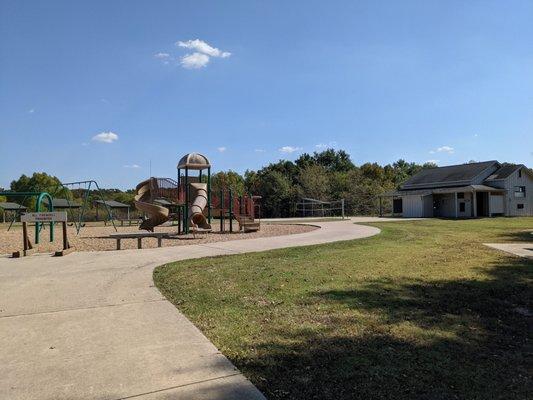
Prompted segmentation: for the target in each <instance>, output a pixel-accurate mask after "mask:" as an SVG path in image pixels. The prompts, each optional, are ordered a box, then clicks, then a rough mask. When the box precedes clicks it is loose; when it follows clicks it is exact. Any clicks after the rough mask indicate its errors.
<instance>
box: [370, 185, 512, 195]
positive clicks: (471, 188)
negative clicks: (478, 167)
mask: <svg viewBox="0 0 533 400" xmlns="http://www.w3.org/2000/svg"><path fill="white" fill-rule="evenodd" d="M465 192H467V193H468V192H470V193H473V192H490V193H504V192H506V190H505V189H500V188H495V187H492V186H487V185H468V186H456V187H449V188H437V189H425V190H396V191H393V192H388V193H384V194H382V195H380V196H381V197H401V196H429V195H432V194H447V193H465Z"/></svg>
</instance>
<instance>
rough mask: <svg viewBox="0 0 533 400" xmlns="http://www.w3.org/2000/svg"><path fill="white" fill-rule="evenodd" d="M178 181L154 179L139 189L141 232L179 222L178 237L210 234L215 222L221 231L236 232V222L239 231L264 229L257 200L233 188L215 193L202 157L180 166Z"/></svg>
mask: <svg viewBox="0 0 533 400" xmlns="http://www.w3.org/2000/svg"><path fill="white" fill-rule="evenodd" d="M177 170H178V173H177V175H178V177H177V179H178V180H177V181H176V180H174V179H172V178H156V177H151V178H149V179H147V180H145V181H143V182H141V183H139V184H138V185H137V188H136V190H137V194H136V196H135V207H136V208H137V209H138V210H139V211H141V212H143V213H145V214H146V215H147V216H148V218H147V219H145V220H144V221H143V222H142V223H141V225H140V226H139V229H142V230H147V231H150V232H153V230H154V228H155V227H156V226H158V225H161V224H163V223H165V222H167V221H177V222H178V232H177V233H178V234H187V233H189V232H190V231H191V230H192V231H193V232H199V231H200V232H209V231H211V230H212V225H211V223H212V219H213V218H215V217H216V218H218V219H219V220H220V231H221V232H225V231H226V228H225V227H226V224H225V221H226V220H228V221H229V232H233V231H234V226H233V221H234V220H235V221H237V223H238V224H239V230H240V231H243V232H252V231H257V230H259V229H260V222H259V221H258V219H257V218H258V216H259V206H258V205H257V204H256V200H257V199H258V198H259V197H257V196H250V195H242V196H235V194H234V193H233V191H232V190H231V189H229V188H227V189H221V190H220V191H217V193H215V192H214V191H213V190H212V188H211V164H210V163H209V160H208V159H207V158H206V157H205V156H204V155H202V154H199V153H189V154H186V155H185V156H183V157H182V158H181V159H180V161H179V162H178V166H177Z"/></svg>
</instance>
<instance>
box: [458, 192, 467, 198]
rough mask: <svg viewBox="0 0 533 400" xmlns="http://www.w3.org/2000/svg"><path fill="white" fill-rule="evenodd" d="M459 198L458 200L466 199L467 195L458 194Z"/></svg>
mask: <svg viewBox="0 0 533 400" xmlns="http://www.w3.org/2000/svg"><path fill="white" fill-rule="evenodd" d="M457 198H458V199H464V198H465V194H464V193H457Z"/></svg>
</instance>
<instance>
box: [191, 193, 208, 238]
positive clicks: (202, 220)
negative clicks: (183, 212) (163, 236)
mask: <svg viewBox="0 0 533 400" xmlns="http://www.w3.org/2000/svg"><path fill="white" fill-rule="evenodd" d="M191 186H192V187H193V188H194V189H195V190H196V198H195V199H194V201H193V203H192V205H191V208H190V210H189V219H190V221H191V224H193V226H196V227H198V228H202V229H211V225H209V223H208V222H207V218H206V217H205V215H204V212H203V211H204V208H205V207H206V206H207V184H205V183H191Z"/></svg>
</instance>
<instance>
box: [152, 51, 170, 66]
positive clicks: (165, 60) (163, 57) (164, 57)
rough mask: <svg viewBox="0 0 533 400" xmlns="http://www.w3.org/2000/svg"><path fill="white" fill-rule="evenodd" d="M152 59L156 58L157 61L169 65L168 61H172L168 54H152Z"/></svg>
mask: <svg viewBox="0 0 533 400" xmlns="http://www.w3.org/2000/svg"><path fill="white" fill-rule="evenodd" d="M154 57H155V58H157V59H158V60H161V62H162V63H163V64H169V63H170V61H171V60H172V57H171V55H170V54H168V53H161V52H159V53H156V54H154Z"/></svg>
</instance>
